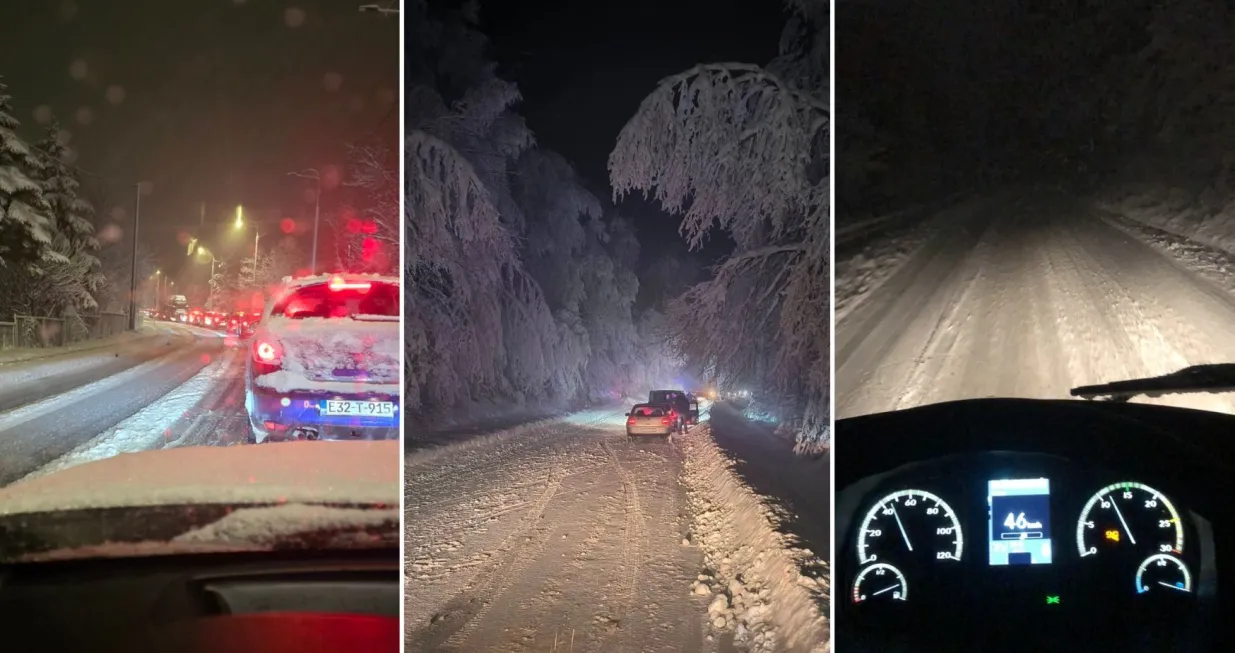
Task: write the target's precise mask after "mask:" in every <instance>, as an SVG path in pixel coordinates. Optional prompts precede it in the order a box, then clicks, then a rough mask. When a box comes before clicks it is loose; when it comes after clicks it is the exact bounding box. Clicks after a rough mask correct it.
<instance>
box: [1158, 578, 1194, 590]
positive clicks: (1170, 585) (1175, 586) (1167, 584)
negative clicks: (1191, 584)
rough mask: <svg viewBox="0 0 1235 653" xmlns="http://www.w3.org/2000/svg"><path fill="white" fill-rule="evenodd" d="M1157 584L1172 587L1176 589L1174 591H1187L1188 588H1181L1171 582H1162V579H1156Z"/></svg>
mask: <svg viewBox="0 0 1235 653" xmlns="http://www.w3.org/2000/svg"><path fill="white" fill-rule="evenodd" d="M1158 584H1159V585H1161V586H1163V587H1169V588H1171V589H1173V590H1176V591H1179V592H1187V591H1188V590H1186V589H1184V588H1182V587H1179V586H1177V585H1172V584H1170V583H1164V582H1162V581H1158Z"/></svg>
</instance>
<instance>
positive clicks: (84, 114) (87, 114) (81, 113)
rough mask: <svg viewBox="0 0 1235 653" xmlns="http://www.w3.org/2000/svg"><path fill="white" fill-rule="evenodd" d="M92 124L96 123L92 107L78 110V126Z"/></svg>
mask: <svg viewBox="0 0 1235 653" xmlns="http://www.w3.org/2000/svg"><path fill="white" fill-rule="evenodd" d="M92 122H94V111H93V110H92V109H91V108H90V107H80V108H79V109H77V124H79V125H89V124H90V123H92Z"/></svg>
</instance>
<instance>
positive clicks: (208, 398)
mask: <svg viewBox="0 0 1235 653" xmlns="http://www.w3.org/2000/svg"><path fill="white" fill-rule="evenodd" d="M150 331H151V333H150V334H149V335H143V336H142V337H133V338H126V339H122V340H120V341H119V342H117V343H114V345H109V346H106V347H99V348H94V349H89V350H82V351H68V352H64V353H60V354H55V355H53V356H49V357H43V358H31V359H28V360H22V361H19V362H14V363H11V364H7V365H4V364H0V409H3V411H4V412H0V484H8V483H12V482H14V481H17V480H19V479H22V478H26V477H29V476H32V475H39V474H44V473H49V472H54V471H56V470H58V469H62V468H64V467H66V466H69V465H75V464H80V463H83V462H89V461H91V460H95V459H98V458H101V457H106V456H111V455H116V454H118V453H124V452H131V451H141V450H145V449H154V448H161V447H167V446H181V445H186V444H212V445H221V444H233V443H238V442H240V441H242V439H243V437H244V435H245V434H246V431H245V427H246V422H245V414H244V394H243V389H244V387H243V377H242V374H243V370H244V362H243V358H242V357H241V356H239V355H238V351H239V346H240V345H239V343H237V342H235V340H234V339H228V338H223V337H221V336H220V335H218V334H216V333H213V332H209V331H205V330H203V329H197V328H195V327H188V326H179V325H169V324H161V325H157V326H155V327H153V328H152V329H150Z"/></svg>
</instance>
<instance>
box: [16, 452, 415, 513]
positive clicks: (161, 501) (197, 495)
mask: <svg viewBox="0 0 1235 653" xmlns="http://www.w3.org/2000/svg"><path fill="white" fill-rule="evenodd" d="M399 480H400V466H399V443H398V441H394V440H391V441H376V442H368V441H365V442H359V441H358V442H311V441H300V442H286V443H272V444H262V445H250V446H235V447H180V448H174V449H161V450H156V451H143V452H141V453H128V454H120V455H118V456H113V457H111V458H105V459H103V460H99V461H96V462H91V463H85V464H82V465H78V466H75V467H70V468H69V469H66V470H63V471H59V472H55V473H53V474H48V475H46V476H40V477H37V478H32V479H30V480H26V481H18V482H17V483H14V484H12V485H9V486H7V487H4V488H0V515H14V514H22V513H39V512H50V511H57V510H79V509H84V508H117V507H145V506H163V505H185V504H195V503H200V504H206V503H216V504H217V503H228V504H267V505H268V504H272V503H274V504H281V503H330V504H354V505H368V506H378V505H384V506H391V507H397V506H398V505H399Z"/></svg>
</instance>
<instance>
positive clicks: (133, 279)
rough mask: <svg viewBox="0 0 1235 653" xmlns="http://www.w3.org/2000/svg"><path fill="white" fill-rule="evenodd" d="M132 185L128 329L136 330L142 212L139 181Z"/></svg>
mask: <svg viewBox="0 0 1235 653" xmlns="http://www.w3.org/2000/svg"><path fill="white" fill-rule="evenodd" d="M134 186H135V187H136V188H137V203H136V204H135V205H134V207H133V269H132V270H130V271H129V329H130V330H132V331H136V330H137V326H138V324H139V322H138V320H137V229H138V227H139V226H140V225H141V214H142V185H141V182H138V183H136V184H134Z"/></svg>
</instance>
